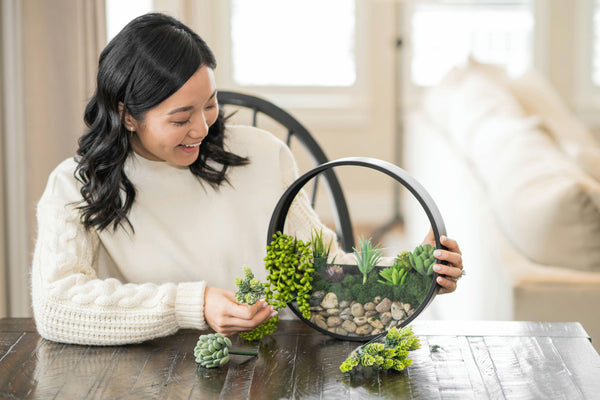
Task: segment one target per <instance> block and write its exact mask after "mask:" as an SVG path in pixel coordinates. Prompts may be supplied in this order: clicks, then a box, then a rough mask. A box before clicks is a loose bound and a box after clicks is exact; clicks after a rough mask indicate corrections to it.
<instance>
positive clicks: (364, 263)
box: [353, 237, 383, 285]
mask: <svg viewBox="0 0 600 400" xmlns="http://www.w3.org/2000/svg"><path fill="white" fill-rule="evenodd" d="M358 244H359V248H360V251H359V250H357V249H356V247H353V250H354V256H355V257H356V262H357V266H358V269H359V270H360V272H362V274H363V285H364V284H365V283H367V275H368V274H369V272H371V271H372V270H373V268H375V266H376V265H377V263H379V261H380V260H381V257H382V256H383V249H381V248H380V247H379V245H376V246H373V244H372V243H371V238H369V239H365V238H364V237H361V238H360V239H359V243H358Z"/></svg>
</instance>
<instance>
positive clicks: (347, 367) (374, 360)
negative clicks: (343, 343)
mask: <svg viewBox="0 0 600 400" xmlns="http://www.w3.org/2000/svg"><path fill="white" fill-rule="evenodd" d="M419 347H421V343H420V342H419V338H418V337H417V336H415V335H414V334H413V330H412V327H410V326H407V327H404V328H401V329H398V328H396V327H393V328H391V329H390V330H389V331H388V333H387V336H386V338H385V342H384V343H380V342H372V343H367V344H364V345H362V346H360V347H358V348H356V349H355V350H354V351H353V352H352V353H350V355H349V356H348V358H346V360H345V361H344V362H343V363H342V364H341V365H340V371H342V372H343V373H349V372H350V371H352V370H353V369H354V368H355V367H358V366H361V367H369V368H376V369H380V370H388V369H393V370H395V371H402V370H403V369H405V368H407V367H409V366H410V365H411V364H412V360H411V359H410V358H408V354H409V351H412V350H416V349H418V348H419Z"/></svg>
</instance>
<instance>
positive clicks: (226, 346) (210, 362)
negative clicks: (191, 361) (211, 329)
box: [194, 333, 258, 368]
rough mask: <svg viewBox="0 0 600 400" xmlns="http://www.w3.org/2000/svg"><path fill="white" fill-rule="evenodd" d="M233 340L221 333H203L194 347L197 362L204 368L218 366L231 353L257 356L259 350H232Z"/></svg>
mask: <svg viewBox="0 0 600 400" xmlns="http://www.w3.org/2000/svg"><path fill="white" fill-rule="evenodd" d="M230 347H231V340H229V338H226V337H225V336H223V335H221V334H220V333H211V334H208V335H202V336H200V337H199V338H198V342H197V343H196V347H194V356H195V357H196V362H197V363H198V364H200V365H201V366H203V367H204V368H217V367H220V366H222V365H225V364H226V363H227V362H228V361H229V355H230V354H239V355H244V356H256V355H258V352H257V351H242V350H231V349H230Z"/></svg>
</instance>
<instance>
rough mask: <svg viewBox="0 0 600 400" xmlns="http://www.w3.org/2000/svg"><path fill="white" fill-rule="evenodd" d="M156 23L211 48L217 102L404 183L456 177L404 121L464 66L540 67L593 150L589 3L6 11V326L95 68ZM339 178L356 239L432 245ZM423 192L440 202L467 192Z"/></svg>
mask: <svg viewBox="0 0 600 400" xmlns="http://www.w3.org/2000/svg"><path fill="white" fill-rule="evenodd" d="M150 11H161V12H165V13H168V14H171V15H173V16H175V17H177V18H179V19H181V20H182V21H183V22H184V23H186V24H188V25H189V26H190V27H192V28H193V29H194V30H195V31H196V32H197V33H199V34H200V36H202V37H203V38H204V39H205V40H206V41H207V42H208V43H209V45H210V46H211V47H212V49H213V51H214V52H215V54H216V56H217V61H218V67H217V70H216V80H217V85H218V88H219V89H220V90H234V91H241V92H245V93H251V94H254V95H258V96H260V97H263V98H265V99H268V100H270V101H272V102H274V103H276V104H277V105H279V106H280V107H282V108H284V109H286V110H287V111H289V112H290V113H292V114H293V115H294V116H295V117H296V118H297V119H299V120H300V121H301V122H302V123H303V124H304V125H305V126H306V127H307V128H308V129H309V130H310V131H311V133H312V134H313V135H314V136H315V137H316V138H317V140H318V141H319V143H320V144H321V146H322V147H323V149H324V150H325V153H326V154H327V156H328V157H329V158H330V159H337V158H341V157H347V156H369V157H375V158H379V159H383V160H387V161H390V162H393V163H395V164H398V165H399V166H401V167H403V168H406V169H407V170H409V172H412V171H413V170H412V169H411V164H409V161H410V159H411V156H414V154H417V153H416V152H417V151H418V157H419V158H420V159H421V164H424V165H425V166H426V168H429V172H427V171H425V170H423V169H418V170H416V169H415V170H414V171H415V174H416V175H417V177H418V178H419V179H421V177H423V179H424V183H425V182H426V180H425V177H426V176H428V174H429V175H437V176H440V175H444V174H449V172H448V171H447V170H445V165H444V162H443V157H442V159H440V158H433V157H432V158H431V160H430V161H431V162H423V161H424V160H425V161H427V160H428V154H427V153H426V152H423V151H422V150H420V149H419V150H417V147H411V143H412V142H411V141H410V140H408V139H407V135H409V134H410V129H411V128H410V126H411V125H410V124H409V123H408V122H409V118H410V115H412V113H413V112H414V111H415V110H417V109H419V107H421V104H422V101H423V99H424V98H425V96H426V94H427V93H428V90H430V89H431V88H435V87H439V85H443V83H444V79H447V78H446V77H447V74H448V72H449V71H452V69H453V68H456V67H457V66H464V65H465V63H467V64H468V63H469V62H471V63H472V62H477V63H482V64H485V65H493V66H495V67H499V68H501V70H502V72H503V74H505V75H503V76H504V77H503V79H511V77H518V76H522V75H523V74H525V73H527V72H528V71H531V70H535V71H536V73H538V74H539V76H541V77H543V78H544V79H545V80H546V81H547V83H548V84H549V85H550V86H551V87H552V88H553V90H554V92H553V93H554V94H555V95H556V96H558V97H559V98H560V99H561V101H562V102H563V103H561V104H563V105H564V106H565V107H566V109H568V110H569V112H571V113H572V116H573V117H575V118H577V120H578V121H579V122H580V123H581V124H582V126H584V127H585V129H587V130H588V131H589V133H590V135H591V136H592V137H594V138H596V139H597V138H598V131H599V128H600V118H599V115H600V114H599V113H598V111H599V110H600V52H599V46H600V41H599V39H600V35H599V33H600V1H597V0H572V1H564V0H511V1H509V0H505V1H502V0H494V1H493V0H453V1H451V0H437V1H433V0H431V1H417V0H414V1H410V0H406V1H402V0H397V1H393V0H252V1H248V0H154V1H153V0H128V1H121V0H50V1H47V0H2V8H1V10H0V13H1V15H0V18H1V24H2V25H1V31H0V49H1V63H0V72H1V74H0V89H1V96H0V105H1V107H0V150H1V151H0V157H1V162H0V179H1V184H0V317H3V316H13V317H19V316H29V315H30V314H31V313H30V305H29V281H28V280H29V265H30V262H31V255H32V252H33V246H34V241H35V233H36V223H35V205H36V202H37V200H38V199H39V197H40V196H41V194H42V191H43V189H44V187H45V183H46V179H47V177H48V174H49V173H50V172H51V171H52V169H53V168H54V167H55V166H56V165H57V164H58V163H59V162H60V161H62V160H63V159H65V158H67V157H71V156H73V155H74V153H75V149H76V146H77V139H78V137H79V136H80V135H81V133H82V132H83V130H84V125H83V121H82V115H83V109H84V107H85V104H86V102H87V100H88V99H89V97H90V96H91V94H92V92H93V90H94V81H95V73H96V68H97V58H98V55H99V53H100V51H101V50H102V48H103V47H104V46H105V45H106V43H107V42H108V41H109V40H110V39H111V38H112V37H113V36H114V35H115V34H116V33H117V32H118V31H119V30H120V29H121V28H122V27H123V26H124V25H125V24H126V23H127V22H128V21H130V20H131V19H132V18H134V17H136V16H138V15H141V14H144V13H146V12H150ZM469 60H471V61H469ZM446 87H448V86H446ZM449 90H452V89H449ZM442 109H443V108H442ZM443 151H445V150H444V149H442V153H441V154H443ZM415 157H416V156H415ZM297 158H298V163H299V166H300V169H301V170H306V169H307V168H309V167H310V160H309V159H308V157H306V156H304V155H302V154H297ZM434 161H435V162H434ZM338 176H339V178H340V180H341V183H342V186H343V189H344V193H345V196H346V199H347V202H348V206H349V208H350V212H351V216H352V221H353V224H354V226H355V230H356V233H357V235H358V234H364V235H370V234H373V233H375V232H378V233H379V234H380V235H392V236H391V237H392V239H389V238H388V239H387V242H386V243H390V242H392V243H393V245H395V246H398V247H402V246H412V245H414V244H415V240H417V239H415V237H416V236H415V235H412V234H411V235H408V232H413V231H414V232H417V233H418V235H421V236H423V235H424V234H425V233H426V229H427V226H424V225H422V224H421V222H420V221H419V222H414V223H413V220H411V219H407V218H406V213H407V212H411V213H414V212H416V211H415V210H414V208H411V207H410V206H406V199H405V193H404V192H403V191H400V190H399V189H398V185H396V184H395V183H394V182H392V181H391V180H390V179H389V178H386V177H384V176H381V175H378V174H375V173H373V172H370V171H365V170H361V169H348V170H340V171H339V172H338ZM427 182H428V183H429V181H427ZM430 182H431V183H429V184H430V185H432V186H433V187H434V188H435V187H437V189H438V190H434V191H433V192H435V193H436V195H435V196H434V199H435V200H436V201H440V203H443V198H444V197H454V194H453V191H454V190H459V191H460V190H461V189H458V187H457V186H455V185H450V184H448V186H447V187H443V186H441V184H439V183H436V182H435V181H430ZM446 183H448V181H446ZM432 186H429V187H428V189H429V188H430V187H432ZM426 187H427V185H426ZM442 187H443V190H444V192H442V193H440V192H439V189H441V188H442ZM326 202H327V199H326V198H319V199H318V204H317V209H318V211H319V214H320V216H321V218H322V219H323V220H324V221H325V222H328V223H329V222H331V215H330V213H329V212H328V210H327V207H326V205H325V203H326ZM484 202H485V200H484ZM441 208H442V214H444V215H445V216H446V215H448V214H450V213H451V214H452V215H454V216H455V218H450V219H449V222H451V223H449V224H448V232H449V235H450V236H453V237H456V236H457V234H461V233H462V232H463V231H462V230H461V229H464V230H465V231H467V230H468V231H469V232H473V231H474V230H473V227H472V226H462V225H461V224H462V223H463V220H464V218H462V216H460V215H459V214H457V212H456V211H455V210H452V209H450V208H445V207H444V206H442V207H441ZM466 211H467V212H468V210H466ZM459 217H460V218H459ZM598 221H600V220H596V222H598ZM407 223H413V225H411V226H407ZM599 225H600V224H599ZM407 235H408V236H407ZM457 239H459V242H460V240H461V237H457ZM465 240H467V239H465ZM525 253H527V252H525ZM486 256H487V257H490V255H489V254H486V255H484V257H486ZM528 258H529V259H531V257H528ZM467 260H468V258H467ZM472 262H473V264H474V263H475V260H474V259H473V260H472ZM465 265H469V264H467V263H465ZM597 265H598V266H599V267H600V262H599V263H597ZM471 267H473V265H471ZM595 290H597V289H595ZM596 293H597V292H596ZM508 306H509V305H507V307H508ZM490 316H493V315H490ZM479 317H481V315H480V316H479ZM511 317H512V318H514V317H515V316H514V315H508V316H507V318H511Z"/></svg>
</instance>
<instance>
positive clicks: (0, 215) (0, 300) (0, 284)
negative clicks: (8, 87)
mask: <svg viewBox="0 0 600 400" xmlns="http://www.w3.org/2000/svg"><path fill="white" fill-rule="evenodd" d="M2 15H3V14H2V7H0V21H2ZM3 43H4V35H3V32H2V30H0V93H3V92H4V79H3V77H4V68H3V65H4V60H3V54H4V51H3ZM2 100H3V96H1V95H0V132H3V131H4V118H3V115H2V114H3V110H4V104H3V101H2ZM0 180H1V181H2V182H4V181H5V177H4V135H0ZM5 226H6V223H5V218H4V185H0V318H2V317H5V316H6V315H7V313H6V303H7V300H8V296H7V292H6V250H5V237H4V230H5V229H4V227H5Z"/></svg>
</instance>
